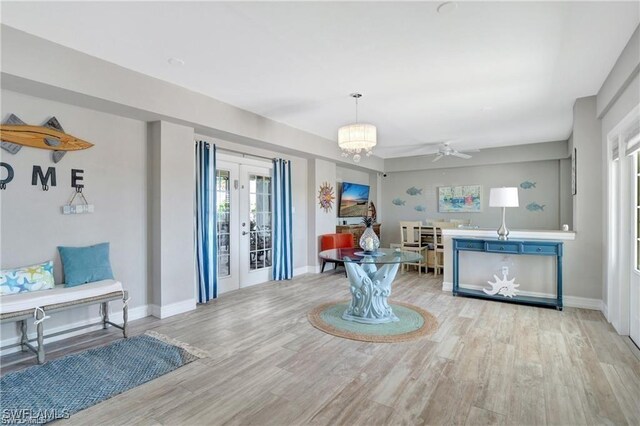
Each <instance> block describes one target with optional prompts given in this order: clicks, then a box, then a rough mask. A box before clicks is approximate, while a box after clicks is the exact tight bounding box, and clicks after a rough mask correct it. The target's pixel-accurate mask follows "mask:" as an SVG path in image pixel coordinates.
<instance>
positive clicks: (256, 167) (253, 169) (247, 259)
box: [239, 162, 273, 288]
mask: <svg viewBox="0 0 640 426" xmlns="http://www.w3.org/2000/svg"><path fill="white" fill-rule="evenodd" d="M252 163H253V164H240V232H239V236H240V256H239V261H240V287H241V288H244V287H249V286H252V285H256V284H261V283H264V282H267V281H270V280H271V272H272V268H273V266H268V267H263V268H258V269H251V267H250V264H251V248H250V246H251V220H250V195H249V194H250V188H249V186H250V185H249V181H250V176H251V175H258V176H268V177H269V178H270V179H271V175H272V173H271V171H272V168H273V166H272V165H271V164H270V163H266V162H252ZM256 163H258V164H256ZM270 192H271V190H270ZM271 196H272V197H273V194H271ZM268 209H269V211H271V203H269V205H268ZM271 217H273V212H271ZM272 223H273V220H270V223H269V229H270V232H273V225H272ZM269 241H271V244H273V236H272V235H270V238H269ZM270 251H271V253H270V256H271V259H273V246H271V249H270ZM255 254H257V253H254V255H255Z"/></svg>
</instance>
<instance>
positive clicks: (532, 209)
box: [527, 201, 546, 212]
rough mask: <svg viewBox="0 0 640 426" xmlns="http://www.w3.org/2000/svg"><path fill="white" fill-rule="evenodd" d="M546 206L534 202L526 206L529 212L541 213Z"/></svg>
mask: <svg viewBox="0 0 640 426" xmlns="http://www.w3.org/2000/svg"><path fill="white" fill-rule="evenodd" d="M545 205H546V204H542V205H540V204H538V203H536V202H535V201H534V202H533V203H529V204H527V210H529V211H530V212H543V211H544V207H545Z"/></svg>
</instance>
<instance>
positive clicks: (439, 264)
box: [432, 222, 458, 275]
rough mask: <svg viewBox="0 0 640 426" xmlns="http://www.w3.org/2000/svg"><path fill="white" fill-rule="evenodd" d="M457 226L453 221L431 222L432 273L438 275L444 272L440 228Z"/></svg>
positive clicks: (442, 241) (442, 243)
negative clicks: (433, 253) (433, 261)
mask: <svg viewBox="0 0 640 426" xmlns="http://www.w3.org/2000/svg"><path fill="white" fill-rule="evenodd" d="M457 227H458V225H457V224H456V223H454V222H433V224H432V230H433V240H434V242H433V250H434V251H435V264H434V268H433V273H434V275H438V274H440V273H441V272H442V273H443V274H444V240H443V238H442V230H443V229H452V228H457Z"/></svg>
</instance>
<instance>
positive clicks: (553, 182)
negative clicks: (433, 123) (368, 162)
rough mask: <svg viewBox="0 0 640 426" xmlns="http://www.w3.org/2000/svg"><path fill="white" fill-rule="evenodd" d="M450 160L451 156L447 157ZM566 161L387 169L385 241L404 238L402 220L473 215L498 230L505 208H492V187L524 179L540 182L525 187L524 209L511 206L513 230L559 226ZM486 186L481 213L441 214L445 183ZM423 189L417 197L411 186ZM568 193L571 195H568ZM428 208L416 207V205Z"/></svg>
mask: <svg viewBox="0 0 640 426" xmlns="http://www.w3.org/2000/svg"><path fill="white" fill-rule="evenodd" d="M442 161H446V160H442ZM560 165H561V162H560V160H547V161H534V162H528V163H515V164H500V165H489V166H475V167H455V168H449V169H437V170H421V171H413V172H395V173H387V176H386V177H383V178H382V192H383V193H384V194H385V195H384V202H383V203H382V204H381V205H380V206H379V207H378V209H381V210H382V212H383V215H384V226H383V229H382V237H383V244H385V245H388V244H389V243H395V242H399V240H400V231H399V222H400V221H402V220H421V221H423V222H424V221H425V220H427V219H470V220H471V221H472V224H473V225H478V226H479V227H481V228H496V229H497V228H498V226H499V225H500V220H501V218H500V215H501V209H498V208H493V207H489V189H490V188H492V187H501V186H519V185H520V183H522V182H524V181H531V182H535V183H536V187H535V188H532V189H527V190H525V189H519V200H520V207H518V208H509V209H507V226H508V227H509V228H511V229H559V228H560V225H561V223H560V217H561V216H560V212H561V206H562V205H565V206H566V204H568V202H567V201H564V203H561V199H560V195H561V193H562V194H566V193H567V192H568V190H566V189H563V188H561V183H564V184H568V182H566V181H564V180H562V181H561V179H560V174H561V173H560V171H561V166H560ZM472 184H478V185H482V187H483V200H482V205H483V210H482V212H481V213H439V212H438V201H437V189H438V187H439V186H449V185H472ZM411 187H416V188H418V189H422V194H419V195H416V196H411V195H409V194H407V192H406V191H407V189H408V188H411ZM565 197H566V195H565ZM396 198H399V199H401V200H404V201H405V205H404V206H397V205H394V204H393V203H392V201H393V200H394V199H396ZM533 202H535V203H538V204H540V205H544V206H545V207H544V210H543V211H530V210H528V209H527V208H526V206H527V205H528V204H529V203H533ZM418 205H420V206H424V207H426V211H422V212H420V211H416V210H415V207H416V206H418Z"/></svg>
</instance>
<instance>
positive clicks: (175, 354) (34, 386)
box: [0, 332, 206, 424]
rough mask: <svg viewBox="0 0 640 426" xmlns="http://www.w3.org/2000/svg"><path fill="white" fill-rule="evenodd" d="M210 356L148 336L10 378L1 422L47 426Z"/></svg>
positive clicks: (5, 380)
mask: <svg viewBox="0 0 640 426" xmlns="http://www.w3.org/2000/svg"><path fill="white" fill-rule="evenodd" d="M204 356H206V353H204V352H202V351H198V350H197V349H195V348H192V347H190V346H189V345H185V344H181V343H180V342H177V341H174V340H172V339H169V338H167V337H165V336H163V335H160V334H157V333H154V332H147V334H145V335H140V336H135V337H132V338H129V339H123V340H118V341H117V342H114V343H111V344H109V345H107V346H103V347H100V348H95V349H90V350H88V351H85V352H81V353H78V354H73V355H68V356H65V357H64V358H60V359H56V360H54V361H51V362H48V363H45V364H43V365H36V366H33V367H29V368H26V369H24V370H21V371H16V372H13V373H8V374H6V375H4V376H3V377H2V378H0V407H1V408H2V411H1V415H2V418H1V419H0V420H1V422H2V424H18V423H22V424H25V423H30V424H42V423H47V422H49V421H53V420H56V419H60V418H68V417H69V416H71V415H72V414H73V413H77V412H78V411H80V410H84V409H85V408H88V407H90V406H92V405H95V404H97V403H99V402H101V401H104V400H106V399H109V398H111V397H113V396H115V395H118V394H120V393H122V392H125V391H127V390H129V389H132V388H134V387H136V386H140V385H141V384H143V383H146V382H148V381H150V380H153V379H155V378H157V377H160V376H162V375H164V374H167V373H169V372H171V371H173V370H175V369H177V368H179V367H182V366H183V365H185V364H188V363H190V362H192V361H195V360H196V359H198V358H202V357H204Z"/></svg>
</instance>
